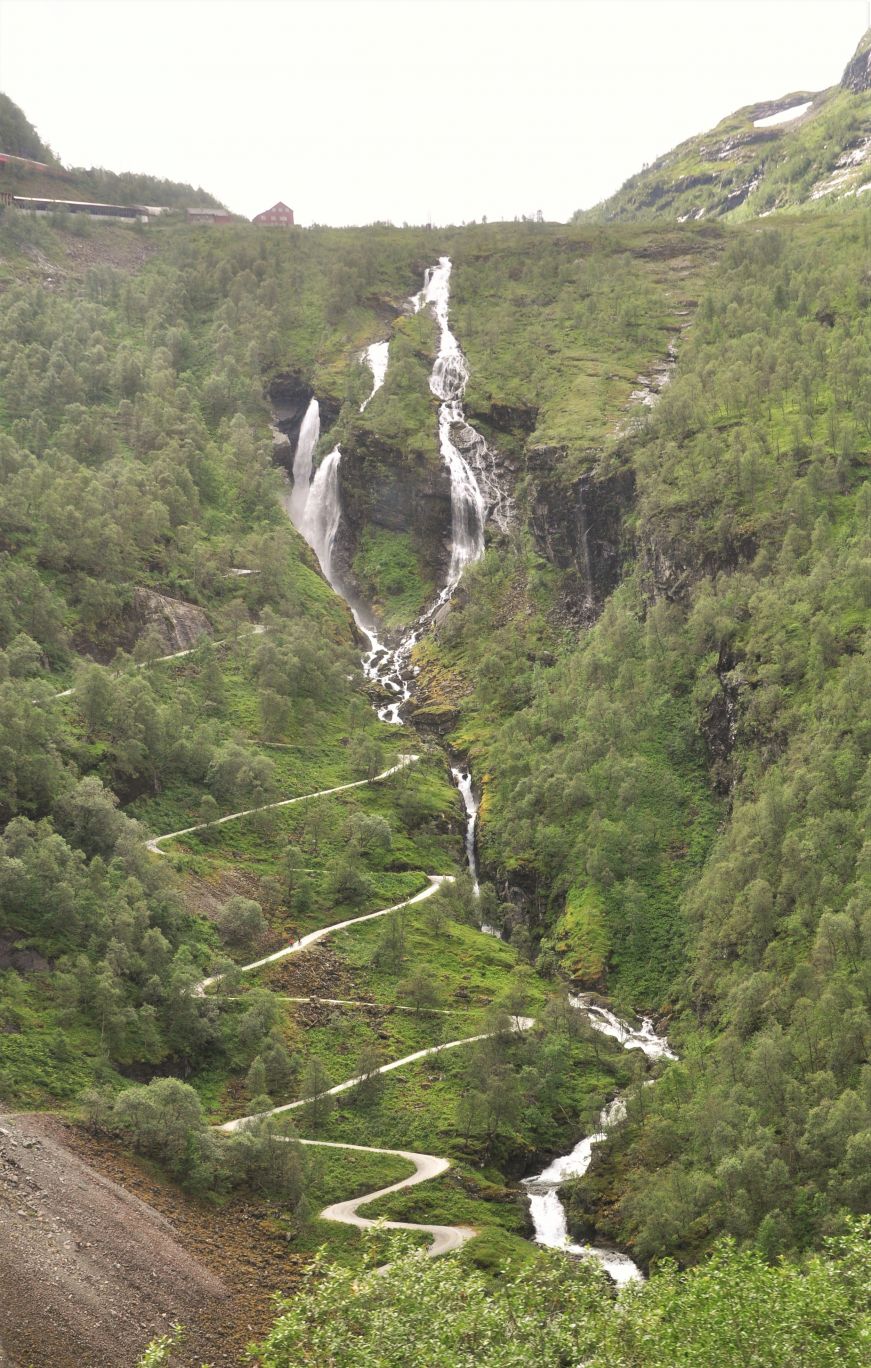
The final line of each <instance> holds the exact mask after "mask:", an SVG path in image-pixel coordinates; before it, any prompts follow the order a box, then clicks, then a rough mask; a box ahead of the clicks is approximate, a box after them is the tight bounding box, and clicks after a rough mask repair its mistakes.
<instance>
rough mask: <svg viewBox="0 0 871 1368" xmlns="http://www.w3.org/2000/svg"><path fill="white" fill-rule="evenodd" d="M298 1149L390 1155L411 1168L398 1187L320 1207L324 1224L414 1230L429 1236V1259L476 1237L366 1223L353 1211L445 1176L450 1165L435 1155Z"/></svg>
mask: <svg viewBox="0 0 871 1368" xmlns="http://www.w3.org/2000/svg"><path fill="white" fill-rule="evenodd" d="M299 1143H300V1144H301V1145H322V1146H324V1147H326V1148H328V1149H345V1150H361V1151H362V1152H363V1153H365V1154H390V1155H393V1156H395V1157H396V1158H397V1159H407V1160H408V1162H409V1163H410V1164H414V1173H412V1174H411V1175H410V1177H408V1178H402V1179H400V1181H399V1182H398V1183H391V1184H390V1186H389V1187H384V1188H378V1190H377V1191H376V1192H366V1193H364V1194H363V1196H362V1197H354V1198H352V1199H351V1201H350V1202H334V1203H333V1205H332V1206H328V1207H324V1209H323V1211H322V1212H321V1219H322V1220H324V1221H338V1222H340V1223H341V1224H342V1225H352V1226H356V1227H357V1229H358V1230H368V1229H370V1228H371V1227H372V1226H374V1225H378V1224H380V1225H381V1228H382V1229H387V1230H418V1231H423V1232H424V1234H426V1235H431V1236H432V1244H431V1245H430V1247H429V1251H428V1252H429V1255H430V1258H434V1257H435V1256H436V1254H447V1253H449V1251H450V1250H452V1249H459V1248H460V1247H461V1246H462V1245H464V1244H465V1243H466V1241H467V1240H471V1238H472V1236H473V1235H477V1233H478V1232H477V1231H476V1230H475V1228H474V1226H445V1225H423V1224H420V1223H417V1222H414V1221H381V1222H377V1221H370V1220H368V1219H367V1218H366V1217H365V1216H358V1214H357V1211H358V1208H359V1207H361V1206H366V1205H367V1204H368V1203H369V1202H374V1201H375V1200H376V1199H377V1198H378V1197H386V1195H387V1194H388V1193H389V1192H400V1191H401V1190H402V1189H403V1188H410V1187H416V1186H417V1184H418V1183H426V1182H428V1181H429V1179H430V1178H438V1177H439V1176H440V1175H441V1174H442V1173H446V1172H447V1170H448V1169H449V1168H450V1161H449V1160H447V1159H440V1158H438V1156H437V1155H435V1154H415V1152H414V1151H413V1150H390V1149H372V1148H371V1147H370V1146H367V1145H343V1144H340V1143H339V1142H338V1141H335V1140H301V1141H300V1142H299Z"/></svg>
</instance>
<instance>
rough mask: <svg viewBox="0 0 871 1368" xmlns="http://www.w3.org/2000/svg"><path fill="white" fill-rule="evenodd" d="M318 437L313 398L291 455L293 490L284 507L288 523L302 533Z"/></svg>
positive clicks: (318, 420) (317, 410)
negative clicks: (288, 519)
mask: <svg viewBox="0 0 871 1368" xmlns="http://www.w3.org/2000/svg"><path fill="white" fill-rule="evenodd" d="M320 435H321V410H320V405H319V404H318V401H317V399H314V398H313V399H311V400H310V401H309V406H308V408H307V409H306V411H305V416H304V418H303V420H302V424H301V426H300V429H299V436H298V437H297V439H296V451H295V452H294V454H293V488H292V489H291V491H290V497H289V499H288V500H287V502H286V505H285V506H286V508H287V514H288V517H289V518H290V521H291V522H292V523H293V525H294V527H295V528H296V529H297V530H298V531H299V532H303V522H304V519H305V510H306V504H307V503H308V497H309V487H310V485H311V479H312V457H313V456H314V452H315V447H316V446H317V444H318V439H319V437H320ZM303 536H305V533H304V532H303Z"/></svg>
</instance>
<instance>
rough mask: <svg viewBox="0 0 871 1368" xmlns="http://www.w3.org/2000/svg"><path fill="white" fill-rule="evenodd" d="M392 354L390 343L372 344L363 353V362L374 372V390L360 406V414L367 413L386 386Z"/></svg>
mask: <svg viewBox="0 0 871 1368" xmlns="http://www.w3.org/2000/svg"><path fill="white" fill-rule="evenodd" d="M389 353H390V343H389V342H371V343H370V344H369V346H368V347H367V348H366V350H365V351H364V352H363V360H364V361H365V362H366V365H367V366H368V367H369V369H370V371H371V372H372V389H371V390H370V392H369V397H368V398H367V399H364V400H363V402H362V404H361V405H360V412H361V413H365V411H366V409H367V408H368V407H369V405H370V404H371V403H372V400H373V399H374V398H375V395H376V394H377V393H378V391H379V390H380V388H381V386H382V385H383V384H384V377H385V376H386V374H387V360H388V356H389Z"/></svg>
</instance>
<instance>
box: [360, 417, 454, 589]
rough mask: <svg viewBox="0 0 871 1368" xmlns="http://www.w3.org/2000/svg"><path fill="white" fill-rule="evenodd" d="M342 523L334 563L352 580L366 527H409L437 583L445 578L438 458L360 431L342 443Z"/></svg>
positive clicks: (444, 505)
mask: <svg viewBox="0 0 871 1368" xmlns="http://www.w3.org/2000/svg"><path fill="white" fill-rule="evenodd" d="M339 495H340V498H341V502H342V522H341V524H340V527H339V532H338V536H337V538H336V545H335V548H334V551H333V564H334V565H335V567H336V569H337V571H338V573H339V575H340V577H341V578H342V580H343V581H344V582H346V583H348V584H351V585H353V583H354V576H353V570H352V564H353V560H354V556H355V555H356V552H357V547H358V545H359V542H360V538H361V536H362V534H363V532H364V530H365V529H366V528H367V527H371V528H374V529H376V530H377V529H379V528H381V529H384V530H385V531H388V532H408V533H409V534H410V536H411V538H412V541H413V543H414V546H415V549H416V550H417V552H418V554H419V555H420V557H421V559H422V561H423V563H424V565H425V567H426V568H427V570H428V571H429V572H430V574H431V576H432V578H433V580H434V581H435V582H436V583H441V582H442V581H443V580H444V577H445V574H446V572H447V568H448V562H449V559H450V535H451V485H450V478H449V476H448V472H447V469H446V467H445V466H444V465H443V464H442V462H441V461H440V460H438V459H436V460H428V459H426V458H423V457H419V456H414V455H407V454H406V453H404V452H401V451H398V450H396V449H395V448H393V447H389V446H386V445H384V444H383V443H382V442H380V441H379V439H378V438H377V437H376V436H374V435H373V434H372V433H368V432H364V431H359V432H358V433H357V434H356V435H355V439H354V440H353V442H351V443H349V444H348V445H347V447H346V445H345V443H344V442H343V444H342V463H341V465H340V466H339Z"/></svg>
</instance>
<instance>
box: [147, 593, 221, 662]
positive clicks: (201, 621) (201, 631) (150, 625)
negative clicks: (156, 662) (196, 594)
mask: <svg viewBox="0 0 871 1368" xmlns="http://www.w3.org/2000/svg"><path fill="white" fill-rule="evenodd" d="M133 628H134V638H135V639H136V640H138V639H139V638H140V637H141V636H144V634H145V633H146V632H147V631H149V629H151V630H154V631H156V632H157V634H158V636H159V637H160V639H161V641H162V642H163V645H164V646H165V647H166V653H167V655H169V654H170V653H171V652H172V651H188V650H190V648H191V647H192V646H195V645H196V643H197V641H199V639H200V637H203V636H211V635H212V627H211V623H210V622H209V619H208V618H207V617H206V615H205V613H204V612H203V610H202V608H198V607H197V606H196V604H195V603H185V602H184V601H183V600H182V599H174V598H168V597H167V596H166V594H158V593H157V592H156V591H155V590H154V589H143V588H139V589H136V590H135V591H134V594H133Z"/></svg>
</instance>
